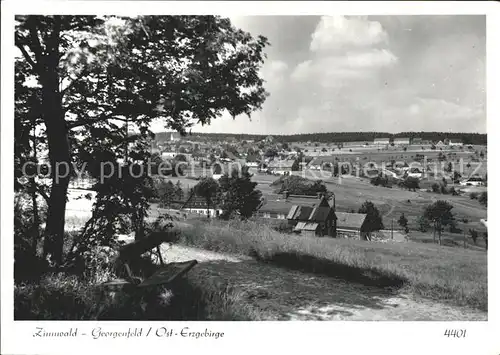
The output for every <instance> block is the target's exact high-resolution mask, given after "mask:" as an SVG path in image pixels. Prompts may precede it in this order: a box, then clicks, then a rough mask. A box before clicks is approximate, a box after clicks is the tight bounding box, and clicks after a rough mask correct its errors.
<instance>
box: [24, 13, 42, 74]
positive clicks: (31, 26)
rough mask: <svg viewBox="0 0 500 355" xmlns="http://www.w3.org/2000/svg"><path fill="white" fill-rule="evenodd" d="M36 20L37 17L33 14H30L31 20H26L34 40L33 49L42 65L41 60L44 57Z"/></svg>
mask: <svg viewBox="0 0 500 355" xmlns="http://www.w3.org/2000/svg"><path fill="white" fill-rule="evenodd" d="M35 21H36V20H35V18H34V17H33V16H30V19H29V21H26V22H27V25H28V28H29V31H30V36H31V40H32V41H33V47H34V48H32V50H33V53H34V54H35V59H36V61H37V63H38V64H39V65H40V64H41V63H40V60H41V58H42V45H41V43H40V38H38V29H37V24H36V22H35Z"/></svg>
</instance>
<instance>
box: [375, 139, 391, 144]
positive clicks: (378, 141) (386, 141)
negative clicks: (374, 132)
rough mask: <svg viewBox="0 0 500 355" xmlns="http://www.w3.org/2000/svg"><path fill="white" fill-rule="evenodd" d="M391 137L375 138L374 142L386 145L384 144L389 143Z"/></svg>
mask: <svg viewBox="0 0 500 355" xmlns="http://www.w3.org/2000/svg"><path fill="white" fill-rule="evenodd" d="M389 142H390V139H389V138H375V140H374V141H373V144H375V145H384V144H389Z"/></svg>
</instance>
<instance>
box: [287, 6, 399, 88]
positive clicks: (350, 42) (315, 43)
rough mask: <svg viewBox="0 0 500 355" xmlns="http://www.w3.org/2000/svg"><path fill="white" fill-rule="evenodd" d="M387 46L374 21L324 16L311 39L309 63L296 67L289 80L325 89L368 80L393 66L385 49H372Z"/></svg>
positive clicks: (382, 32)
mask: <svg viewBox="0 0 500 355" xmlns="http://www.w3.org/2000/svg"><path fill="white" fill-rule="evenodd" d="M387 42H388V34H387V32H385V30H384V29H383V28H382V26H381V25H380V23H379V22H377V21H370V20H367V19H365V18H354V17H349V18H348V17H345V16H333V17H328V16H324V17H322V18H321V20H320V21H319V24H318V25H317V27H316V29H315V31H314V32H313V34H312V35H311V43H310V45H309V48H310V51H311V56H312V59H308V60H305V61H303V62H301V63H299V64H298V65H297V66H296V67H295V69H294V70H293V72H292V74H291V78H292V79H293V80H295V81H298V82H304V81H308V80H311V79H312V80H315V81H316V82H318V83H319V84H320V85H321V86H323V87H327V88H328V87H336V88H338V87H339V86H342V85H344V84H343V83H342V81H345V80H359V79H364V78H369V77H370V76H373V75H374V74H375V73H374V71H375V70H377V69H379V68H382V67H387V66H391V65H393V64H396V63H397V61H398V58H397V57H396V55H394V54H393V53H392V52H391V51H390V50H389V49H388V48H374V47H373V46H374V45H375V44H378V45H379V46H380V45H381V44H384V43H387Z"/></svg>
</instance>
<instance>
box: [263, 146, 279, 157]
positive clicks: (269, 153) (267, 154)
mask: <svg viewBox="0 0 500 355" xmlns="http://www.w3.org/2000/svg"><path fill="white" fill-rule="evenodd" d="M277 155H278V150H277V149H276V148H269V149H268V150H266V152H265V153H264V156H265V157H266V158H274V157H275V156H277Z"/></svg>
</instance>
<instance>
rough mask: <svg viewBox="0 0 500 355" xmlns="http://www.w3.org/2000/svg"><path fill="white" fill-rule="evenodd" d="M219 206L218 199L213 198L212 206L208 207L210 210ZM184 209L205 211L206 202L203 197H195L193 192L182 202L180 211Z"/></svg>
mask: <svg viewBox="0 0 500 355" xmlns="http://www.w3.org/2000/svg"><path fill="white" fill-rule="evenodd" d="M219 205H220V201H219V199H218V198H213V199H212V204H211V205H210V208H218V207H219ZM185 208H203V209H206V208H208V206H207V201H206V199H205V198H204V197H202V196H198V195H196V194H195V193H194V192H193V193H191V195H189V197H188V198H187V200H186V201H185V202H184V204H183V205H182V207H181V209H185Z"/></svg>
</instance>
